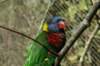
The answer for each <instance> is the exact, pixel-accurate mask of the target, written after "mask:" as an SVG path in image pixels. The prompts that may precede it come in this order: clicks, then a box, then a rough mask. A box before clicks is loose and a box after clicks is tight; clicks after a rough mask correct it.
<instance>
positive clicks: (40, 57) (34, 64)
mask: <svg viewBox="0 0 100 66" xmlns="http://www.w3.org/2000/svg"><path fill="white" fill-rule="evenodd" d="M35 39H36V40H37V41H39V42H41V43H42V44H44V45H45V46H47V47H48V48H50V49H52V50H54V51H55V52H59V51H60V50H61V48H62V47H63V46H64V44H65V41H66V36H65V20H64V19H62V18H61V17H59V16H54V17H52V19H51V21H50V22H45V23H44V25H43V27H42V31H41V32H39V33H38V35H37V36H36V38H35ZM55 58H56V56H55V55H53V54H51V53H49V51H47V50H45V49H44V48H43V47H41V46H40V45H38V44H37V43H36V42H34V41H33V42H32V44H31V45H30V46H29V47H28V54H27V59H26V62H25V64H24V66H53V65H54V62H55Z"/></svg>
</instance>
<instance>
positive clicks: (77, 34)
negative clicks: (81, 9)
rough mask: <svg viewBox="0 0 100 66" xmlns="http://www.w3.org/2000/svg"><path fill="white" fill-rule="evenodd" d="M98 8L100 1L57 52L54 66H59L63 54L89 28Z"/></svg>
mask: <svg viewBox="0 0 100 66" xmlns="http://www.w3.org/2000/svg"><path fill="white" fill-rule="evenodd" d="M99 8H100V1H99V2H97V3H95V5H94V6H93V7H92V8H91V10H90V11H89V12H88V14H87V15H86V17H85V18H84V20H83V21H82V23H81V24H80V25H79V28H78V29H77V30H76V32H75V33H74V34H73V35H72V37H71V38H70V39H69V40H68V42H67V43H66V44H65V46H64V48H62V50H61V51H60V52H59V55H60V56H58V57H57V58H56V60H55V65H54V66H59V64H60V62H61V60H62V58H63V57H64V56H65V54H67V53H68V51H69V50H70V48H71V47H72V46H73V45H74V43H75V41H76V40H77V39H78V38H79V37H80V35H81V34H82V33H83V32H84V30H86V29H87V28H88V27H89V26H90V23H91V20H92V18H93V16H94V15H95V14H96V12H97V10H98V9H99Z"/></svg>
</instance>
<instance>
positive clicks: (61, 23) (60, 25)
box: [58, 21, 65, 30]
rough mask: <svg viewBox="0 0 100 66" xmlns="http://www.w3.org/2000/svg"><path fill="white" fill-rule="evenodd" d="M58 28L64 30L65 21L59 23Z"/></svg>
mask: <svg viewBox="0 0 100 66" xmlns="http://www.w3.org/2000/svg"><path fill="white" fill-rule="evenodd" d="M58 28H59V29H63V30H64V28H65V23H64V22H63V21H60V22H59V24H58Z"/></svg>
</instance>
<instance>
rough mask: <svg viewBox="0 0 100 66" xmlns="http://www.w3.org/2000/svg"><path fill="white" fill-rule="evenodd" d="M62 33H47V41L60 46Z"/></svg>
mask: <svg viewBox="0 0 100 66" xmlns="http://www.w3.org/2000/svg"><path fill="white" fill-rule="evenodd" d="M63 38H64V34H63V33H49V34H48V42H49V44H50V45H52V46H54V47H58V48H59V47H60V46H61V45H62V43H63Z"/></svg>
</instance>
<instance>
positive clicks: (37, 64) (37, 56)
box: [24, 31, 55, 66]
mask: <svg viewBox="0 0 100 66" xmlns="http://www.w3.org/2000/svg"><path fill="white" fill-rule="evenodd" d="M36 40H37V41H39V42H41V43H42V44H44V45H45V46H47V47H49V48H50V46H49V44H48V41H47V35H46V33H45V32H43V31H42V32H40V33H39V34H38V35H37V37H36ZM52 49H53V48H52ZM54 59H55V56H54V55H52V54H51V55H48V51H47V50H45V49H44V48H43V47H41V46H40V45H39V44H37V43H36V42H35V41H33V42H32V44H31V45H30V46H29V47H28V53H27V59H26V62H25V64H24V66H52V64H53V63H54Z"/></svg>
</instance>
